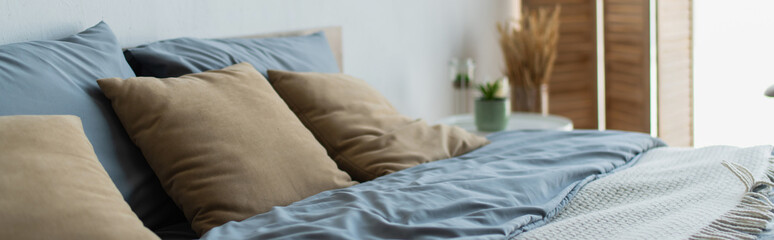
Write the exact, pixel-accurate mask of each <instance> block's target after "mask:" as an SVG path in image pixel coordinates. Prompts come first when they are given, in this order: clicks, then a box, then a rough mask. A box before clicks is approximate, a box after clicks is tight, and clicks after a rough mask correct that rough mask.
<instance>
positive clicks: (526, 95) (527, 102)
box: [511, 83, 548, 116]
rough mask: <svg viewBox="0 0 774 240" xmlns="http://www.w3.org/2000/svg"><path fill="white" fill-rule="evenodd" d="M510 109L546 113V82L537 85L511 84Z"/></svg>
mask: <svg viewBox="0 0 774 240" xmlns="http://www.w3.org/2000/svg"><path fill="white" fill-rule="evenodd" d="M511 86H512V87H511V109H512V110H513V111H515V112H535V113H540V114H542V115H544V116H546V115H548V84H547V83H543V84H540V85H539V86H518V85H511Z"/></svg>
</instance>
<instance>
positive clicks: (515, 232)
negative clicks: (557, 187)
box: [506, 153, 774, 239]
mask: <svg viewBox="0 0 774 240" xmlns="http://www.w3.org/2000/svg"><path fill="white" fill-rule="evenodd" d="M642 155H643V153H640V154H637V155H636V156H634V157H633V158H632V159H631V160H629V161H628V162H627V163H626V164H624V165H621V166H619V167H617V168H615V169H613V170H611V171H610V172H607V173H602V174H595V175H591V176H588V177H586V178H585V179H583V180H581V182H579V183H578V184H577V185H575V187H573V188H572V189H571V190H570V192H568V193H567V196H565V197H564V198H563V199H562V201H561V202H560V203H559V205H557V206H556V207H555V208H554V209H551V211H549V212H547V213H546V215H545V216H544V217H543V218H541V219H540V220H537V221H534V222H531V223H529V224H527V225H524V226H523V227H516V229H514V230H512V231H510V233H508V234H507V236H506V239H516V238H517V237H518V235H519V234H522V233H524V232H526V231H529V230H532V229H535V228H538V227H542V226H544V225H546V224H548V222H550V221H551V219H553V218H554V216H556V214H558V213H559V212H560V211H562V209H564V207H566V206H567V204H569V203H570V201H572V199H573V198H574V197H575V195H576V194H577V193H578V191H580V190H581V189H582V188H583V187H585V186H586V185H587V184H589V183H591V182H593V181H595V180H598V179H601V178H603V177H605V176H609V175H610V174H613V173H617V172H619V171H623V170H624V169H627V168H630V167H632V166H633V165H635V164H637V162H639V160H640V158H642ZM772 161H774V159H772ZM771 172H774V168H773V169H772V171H771Z"/></svg>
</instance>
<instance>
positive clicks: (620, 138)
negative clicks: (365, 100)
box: [202, 131, 663, 239]
mask: <svg viewBox="0 0 774 240" xmlns="http://www.w3.org/2000/svg"><path fill="white" fill-rule="evenodd" d="M489 138H490V140H491V141H492V143H491V144H489V145H487V146H485V147H483V148H480V149H478V150H475V151H473V152H471V153H468V154H465V155H463V156H460V157H456V158H451V159H446V160H441V161H436V162H431V163H427V164H422V165H419V166H416V167H413V168H409V169H406V170H403V171H399V172H396V173H393V174H390V175H387V176H383V177H380V178H377V179H376V180H373V181H370V182H365V183H362V184H359V185H355V186H352V187H349V188H344V189H337V190H331V191H326V192H323V193H320V194H317V195H315V196H312V197H310V198H307V199H304V200H301V201H299V202H296V203H293V204H291V205H289V206H285V207H275V208H274V209H273V210H272V211H270V212H267V213H264V214H260V215H257V216H254V217H251V218H248V219H246V220H243V221H240V222H229V223H226V224H224V225H222V226H219V227H216V228H213V229H212V230H210V231H209V232H207V233H206V234H205V235H204V236H203V237H202V238H203V239H416V238H420V239H449V238H467V239H504V238H507V237H510V236H515V235H517V234H518V233H521V232H522V231H524V230H525V229H529V228H534V227H538V226H540V225H542V224H543V223H544V222H545V219H547V218H548V217H551V216H553V215H554V214H555V213H556V212H557V211H558V210H559V209H560V208H561V207H562V206H563V205H564V204H566V203H567V202H568V201H569V199H570V198H571V197H572V196H573V195H574V194H575V192H576V191H577V190H578V189H579V188H580V187H581V186H583V185H584V184H586V183H588V182H589V181H592V180H594V179H596V178H598V177H599V176H601V175H604V174H608V173H611V172H613V171H615V170H616V169H622V168H623V167H626V166H628V165H627V163H630V162H632V160H633V159H634V158H635V156H637V155H638V154H640V153H642V152H644V151H647V150H649V149H652V148H654V147H660V146H663V143H662V142H661V141H659V140H658V139H655V138H652V137H650V136H649V135H646V134H638V133H627V132H616V131H604V132H600V131H572V132H560V131H515V132H504V133H499V134H495V135H490V136H489ZM255 201H260V196H257V197H256V199H255Z"/></svg>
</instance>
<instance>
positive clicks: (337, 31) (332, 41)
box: [236, 26, 344, 71]
mask: <svg viewBox="0 0 774 240" xmlns="http://www.w3.org/2000/svg"><path fill="white" fill-rule="evenodd" d="M319 31H323V32H324V33H325V37H326V38H328V45H330V47H331V51H333V56H334V57H335V58H336V62H337V63H338V64H339V71H343V69H344V64H343V63H344V62H342V59H343V58H342V56H343V54H342V45H341V27H339V26H334V27H321V28H310V29H304V30H294V31H284V32H275V33H262V34H255V35H249V36H239V37H236V38H266V37H292V36H302V35H308V34H312V33H316V32H319Z"/></svg>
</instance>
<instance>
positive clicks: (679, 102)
mask: <svg viewBox="0 0 774 240" xmlns="http://www.w3.org/2000/svg"><path fill="white" fill-rule="evenodd" d="M691 6H692V1H691V0H659V1H658V4H657V9H658V19H657V25H658V34H657V39H658V44H657V45H658V136H659V137H660V138H661V139H662V140H664V141H665V142H666V143H667V144H669V145H671V146H683V147H687V146H692V145H693V93H692V92H693V91H692V89H693V80H692V79H693V73H692V69H693V61H692V55H693V50H692V48H693V47H692V46H693V44H692V42H693V40H692V39H693V38H692V20H691V19H692V16H691V15H692V8H691Z"/></svg>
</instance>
